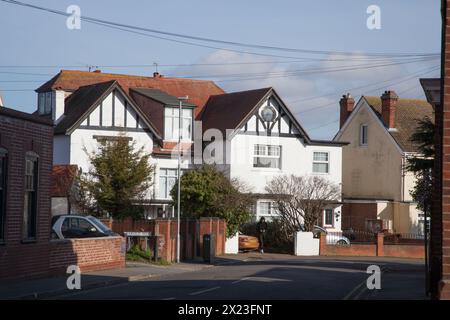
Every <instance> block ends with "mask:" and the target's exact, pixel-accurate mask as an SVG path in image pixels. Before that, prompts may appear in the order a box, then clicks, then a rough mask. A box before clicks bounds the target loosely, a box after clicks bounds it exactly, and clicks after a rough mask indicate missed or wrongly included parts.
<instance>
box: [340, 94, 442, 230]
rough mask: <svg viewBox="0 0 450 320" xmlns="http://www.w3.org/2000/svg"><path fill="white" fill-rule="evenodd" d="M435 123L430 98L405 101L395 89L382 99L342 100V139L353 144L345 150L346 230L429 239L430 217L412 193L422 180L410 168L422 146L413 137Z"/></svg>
mask: <svg viewBox="0 0 450 320" xmlns="http://www.w3.org/2000/svg"><path fill="white" fill-rule="evenodd" d="M426 117H428V118H430V119H434V114H433V108H432V106H431V105H430V104H429V103H428V102H427V101H424V100H417V99H402V98H399V97H398V96H397V94H396V93H395V92H394V91H386V92H384V93H383V94H382V95H381V96H380V97H370V96H362V97H361V98H360V99H359V101H358V102H357V103H356V104H355V100H354V99H353V98H352V97H351V95H350V94H347V95H344V96H343V97H342V98H341V100H340V130H339V132H338V133H337V134H336V136H335V138H334V139H335V140H336V141H348V142H349V144H348V145H346V146H345V147H343V151H342V184H343V186H342V193H343V202H344V205H343V210H342V224H343V228H344V229H347V228H353V229H356V230H367V231H377V230H375V229H385V230H389V231H390V232H396V233H412V234H416V235H417V236H418V237H421V236H422V235H423V231H424V221H425V220H424V214H423V212H421V211H420V210H418V209H417V207H416V203H415V202H414V201H413V199H412V196H411V194H410V191H411V190H412V189H413V187H414V186H415V181H416V178H415V176H414V174H413V173H412V172H409V171H408V170H406V169H405V165H406V164H407V160H408V158H409V157H413V156H417V155H419V153H418V145H417V144H415V143H413V142H412V141H411V140H410V138H411V136H412V135H413V133H414V132H415V131H416V128H417V125H418V120H419V119H424V118H426Z"/></svg>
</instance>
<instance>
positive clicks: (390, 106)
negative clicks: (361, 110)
mask: <svg viewBox="0 0 450 320" xmlns="http://www.w3.org/2000/svg"><path fill="white" fill-rule="evenodd" d="M397 101H398V95H397V94H396V93H395V91H394V90H386V91H385V92H384V93H383V94H382V95H381V117H382V118H383V121H384V123H385V125H386V126H387V127H388V128H389V129H393V128H395V116H396V111H397Z"/></svg>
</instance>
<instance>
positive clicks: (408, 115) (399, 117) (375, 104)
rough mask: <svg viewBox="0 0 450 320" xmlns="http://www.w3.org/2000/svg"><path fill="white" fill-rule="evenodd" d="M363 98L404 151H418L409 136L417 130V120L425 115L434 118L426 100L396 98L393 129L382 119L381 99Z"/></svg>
mask: <svg viewBox="0 0 450 320" xmlns="http://www.w3.org/2000/svg"><path fill="white" fill-rule="evenodd" d="M364 99H365V100H366V101H367V103H368V104H369V105H370V107H371V108H372V109H373V110H374V112H375V114H376V115H377V116H378V118H379V119H380V121H381V122H382V123H383V125H384V127H385V129H386V130H387V131H388V132H389V133H390V134H391V136H392V137H393V138H394V140H395V141H396V142H397V143H398V145H399V146H400V148H401V149H402V150H403V151H404V152H417V151H418V145H417V144H415V143H413V142H412V141H411V137H412V135H413V134H414V132H415V131H416V130H417V126H418V121H419V120H421V119H424V118H425V117H429V118H430V119H432V120H433V119H434V116H433V108H432V106H431V105H430V104H429V103H428V102H426V101H425V100H418V99H398V101H397V107H396V111H395V130H389V129H388V128H387V127H386V124H385V123H384V122H383V120H382V116H381V99H380V98H378V97H364Z"/></svg>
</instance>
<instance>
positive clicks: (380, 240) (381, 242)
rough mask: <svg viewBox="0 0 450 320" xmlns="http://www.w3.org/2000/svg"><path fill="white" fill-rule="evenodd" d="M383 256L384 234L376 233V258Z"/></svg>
mask: <svg viewBox="0 0 450 320" xmlns="http://www.w3.org/2000/svg"><path fill="white" fill-rule="evenodd" d="M382 256H384V233H382V232H380V233H377V257H382Z"/></svg>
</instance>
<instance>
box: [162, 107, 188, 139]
mask: <svg viewBox="0 0 450 320" xmlns="http://www.w3.org/2000/svg"><path fill="white" fill-rule="evenodd" d="M178 121H179V108H173V107H166V108H165V109H164V139H165V140H175V141H177V140H178V131H179V126H180V124H179V122H178ZM181 128H182V129H181V130H182V131H181V132H182V133H181V139H182V140H192V109H183V110H182V113H181Z"/></svg>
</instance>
